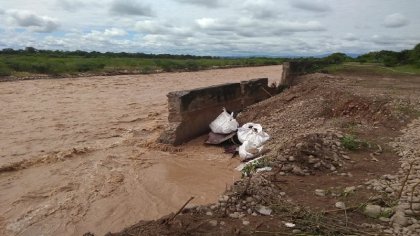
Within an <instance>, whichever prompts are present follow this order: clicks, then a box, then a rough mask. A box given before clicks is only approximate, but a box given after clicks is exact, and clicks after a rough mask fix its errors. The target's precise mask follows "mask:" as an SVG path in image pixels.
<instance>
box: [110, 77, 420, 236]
mask: <svg viewBox="0 0 420 236" xmlns="http://www.w3.org/2000/svg"><path fill="white" fill-rule="evenodd" d="M238 121H239V122H240V123H244V122H248V121H253V122H258V123H261V124H262V125H263V127H264V128H265V130H266V131H267V132H268V133H269V134H270V135H271V136H272V139H271V140H270V141H269V142H268V143H267V145H266V147H267V148H269V149H271V152H269V153H268V154H267V155H266V158H265V160H264V161H261V162H260V163H259V164H258V166H259V167H262V166H270V167H272V168H273V169H272V170H271V171H269V172H261V173H254V174H253V175H252V177H251V178H249V177H247V178H244V179H241V180H239V181H237V182H235V183H234V185H232V186H231V187H230V188H229V189H228V190H227V191H226V192H225V193H224V195H222V196H221V197H220V198H219V200H218V202H216V203H213V204H210V205H204V206H199V207H189V208H186V209H184V210H183V211H182V213H181V214H180V215H177V216H175V218H173V219H172V217H173V216H174V214H171V215H169V216H167V217H163V218H161V219H159V220H156V221H140V222H139V223H137V224H136V225H133V226H131V227H129V228H126V229H124V230H123V231H121V232H120V233H115V234H109V235H118V236H122V235H124V236H126V235H127V236H128V235H130V236H132V235H419V234H420V224H419V220H420V218H419V216H420V187H419V186H420V182H419V179H420V141H419V137H420V128H419V127H420V125H419V121H420V78H418V77H407V76H405V77H395V78H389V77H387V78H383V77H382V78H381V77H371V76H356V75H355V76H350V75H346V76H342V77H341V76H331V75H325V74H312V75H307V76H304V77H301V78H299V79H298V80H297V81H296V85H294V86H292V87H291V88H289V89H287V90H286V91H284V92H283V93H281V94H279V95H277V96H274V97H272V98H270V99H267V100H265V101H262V102H260V103H258V104H255V105H253V106H250V107H249V108H248V109H246V110H245V111H243V112H242V113H240V114H239V117H238ZM139 220H141V219H140V218H139ZM285 223H293V224H294V225H290V224H289V227H286V224H285Z"/></svg>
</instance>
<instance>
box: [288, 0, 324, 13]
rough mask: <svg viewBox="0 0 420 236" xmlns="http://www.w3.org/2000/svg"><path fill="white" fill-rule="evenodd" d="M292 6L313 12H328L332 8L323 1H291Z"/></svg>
mask: <svg viewBox="0 0 420 236" xmlns="http://www.w3.org/2000/svg"><path fill="white" fill-rule="evenodd" d="M290 4H291V5H292V6H293V7H295V8H298V9H302V10H306V11H312V12H327V11H330V10H331V7H330V6H329V5H328V4H326V3H325V2H324V1H321V0H291V1H290Z"/></svg>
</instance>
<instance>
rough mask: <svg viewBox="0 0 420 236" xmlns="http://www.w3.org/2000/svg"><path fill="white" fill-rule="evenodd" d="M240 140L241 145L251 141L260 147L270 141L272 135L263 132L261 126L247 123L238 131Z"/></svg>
mask: <svg viewBox="0 0 420 236" xmlns="http://www.w3.org/2000/svg"><path fill="white" fill-rule="evenodd" d="M238 139H239V141H240V142H241V143H245V141H249V142H251V143H252V144H253V145H254V146H256V147H259V146H261V145H263V144H264V143H265V142H266V141H267V140H269V139H270V135H268V134H267V133H266V132H264V131H263V130H262V126H261V125H260V124H254V123H246V124H244V125H243V126H242V127H240V128H239V129H238Z"/></svg>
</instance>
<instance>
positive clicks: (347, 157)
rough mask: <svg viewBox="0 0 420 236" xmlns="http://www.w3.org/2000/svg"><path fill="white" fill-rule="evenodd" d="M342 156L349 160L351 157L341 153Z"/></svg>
mask: <svg viewBox="0 0 420 236" xmlns="http://www.w3.org/2000/svg"><path fill="white" fill-rule="evenodd" d="M343 158H344V159H346V160H351V158H350V157H349V156H347V155H343Z"/></svg>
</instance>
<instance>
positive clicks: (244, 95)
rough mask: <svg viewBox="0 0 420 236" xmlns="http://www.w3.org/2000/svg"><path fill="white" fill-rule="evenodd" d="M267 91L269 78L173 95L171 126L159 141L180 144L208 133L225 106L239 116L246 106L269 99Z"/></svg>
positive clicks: (171, 93)
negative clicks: (210, 125)
mask: <svg viewBox="0 0 420 236" xmlns="http://www.w3.org/2000/svg"><path fill="white" fill-rule="evenodd" d="M264 90H265V91H264ZM268 90H270V89H269V88H268V79H267V78H263V79H254V80H249V81H243V82H241V83H229V84H222V85H216V86H211V87H205V88H198V89H193V90H185V91H176V92H170V93H169V94H168V95H167V97H168V110H169V116H168V122H169V125H168V127H167V129H166V130H165V131H164V132H163V133H162V135H161V136H160V138H159V141H160V142H162V143H167V144H173V145H179V144H182V143H184V142H187V141H189V140H191V139H193V138H195V137H197V136H199V135H202V134H204V133H207V132H208V131H209V124H210V123H211V122H212V121H213V120H214V119H216V117H217V116H218V115H219V114H220V113H221V112H222V108H223V107H225V108H226V109H227V110H228V111H233V112H235V113H238V112H240V111H241V110H242V109H243V108H245V107H246V106H249V105H251V104H254V103H257V102H259V101H262V100H264V99H267V98H268V97H270V95H269V92H268Z"/></svg>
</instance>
